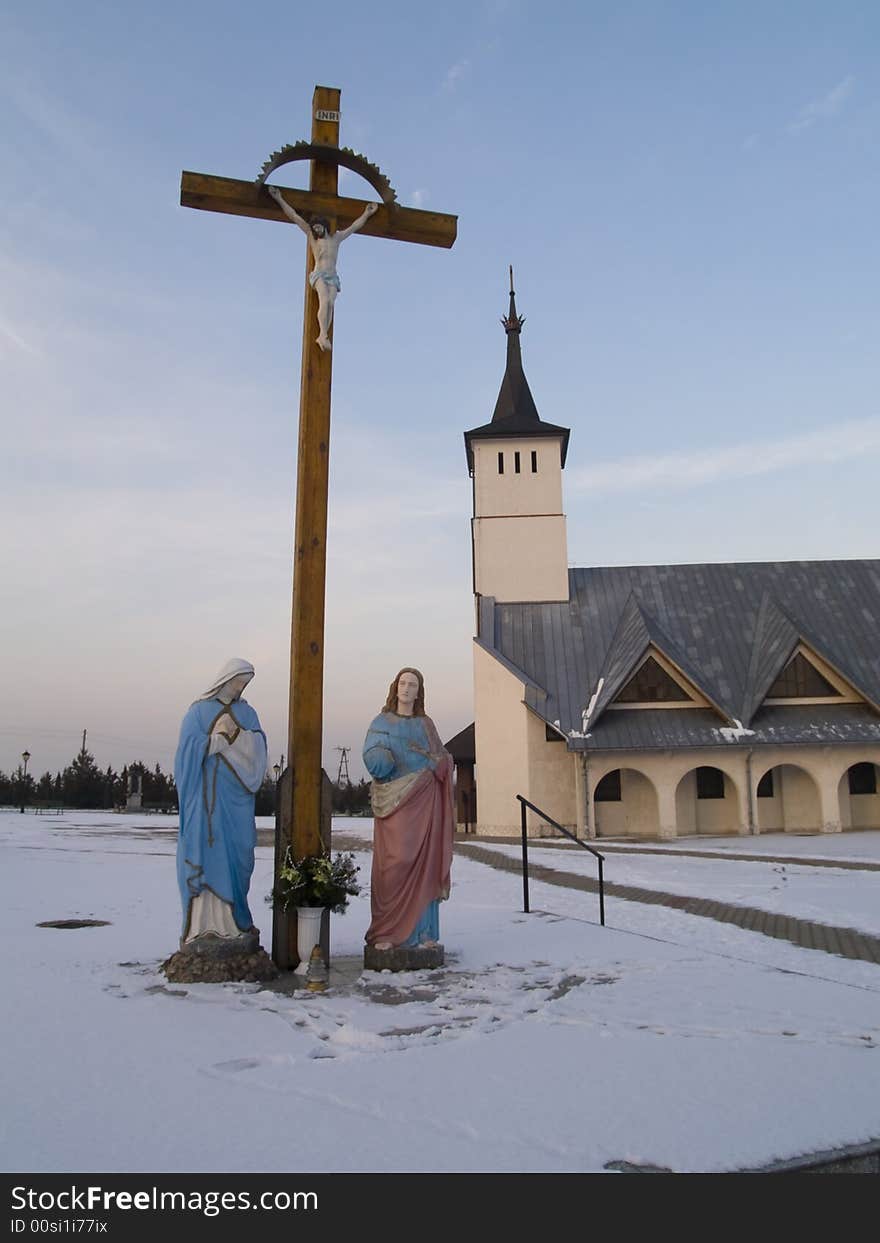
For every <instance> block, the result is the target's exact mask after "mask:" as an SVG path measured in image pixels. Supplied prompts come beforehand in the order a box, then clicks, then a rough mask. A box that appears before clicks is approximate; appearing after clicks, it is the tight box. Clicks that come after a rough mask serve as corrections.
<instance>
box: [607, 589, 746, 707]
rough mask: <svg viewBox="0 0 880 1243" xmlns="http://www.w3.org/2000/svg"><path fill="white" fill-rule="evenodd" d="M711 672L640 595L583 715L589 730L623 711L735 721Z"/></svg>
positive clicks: (620, 626) (627, 610)
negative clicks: (677, 712)
mask: <svg viewBox="0 0 880 1243" xmlns="http://www.w3.org/2000/svg"><path fill="white" fill-rule="evenodd" d="M720 701H721V697H720V695H719V694H718V692H716V691H715V689H714V688H713V687H712V686H711V685H710V683H709V681H708V679H707V678H706V676H705V674H704V673H702V672H700V671H698V670H697V669H695V668H694V667H693V665H692V662H691V661H690V660H689V659H688V658H687V656H686V655H685V653H684V652H683V651H681V650H680V649H679V648H678V647H677V646H676V645H675V644H674V643H673V642H672V640H671V639H670V638H669V637H668V635H666V634H665V633H664V631H663V630H662V628H661V627H660V625H659V623H658V622H657V620H656V618H654V617H653V616H652V615H651V614H650V613H649V612H648V611H647V609H645V607H644V606H643V605H642V604H641V602H640V601H639V600H638V599H637V598H636V596H635V594H631V595H630V596H629V598H628V599H627V601H626V604H625V605H624V607H623V611H622V612H621V614H620V617H619V618H618V621H617V626H616V628H615V631H614V636H613V638H612V640H611V643H610V644H609V647H608V651H607V652H606V655H605V661H604V663H603V666H602V672H601V674H600V676H599V679H598V681H597V684H596V686H595V688H594V690H593V693H592V696H591V698H590V701H589V703H588V704H587V705H586V707H585V709H584V713H583V725H584V732H586V731H587V730H588V729H591V728H592V727H593V726H594V725H595V724H596V722H597V721H598V720H599V718H600V716H601V715H602V714H603V713H604V712H606V711H611V710H614V709H623V708H636V709H640V708H709V709H711V710H712V711H713V712H714V713H715V714H716V715H717V716H719V717H720V718H721V719H722V720H723V721H725V722H730V720H731V718H730V717H729V716H728V714H727V713H726V712H725V711H724V709H723V707H721V702H720Z"/></svg>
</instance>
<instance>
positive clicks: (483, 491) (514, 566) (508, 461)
mask: <svg viewBox="0 0 880 1243" xmlns="http://www.w3.org/2000/svg"><path fill="white" fill-rule="evenodd" d="M501 322H502V324H503V325H504V331H505V333H506V334H507V361H506V365H505V369H504V376H503V378H502V380H501V388H500V390H499V392H498V400H497V401H496V403H495V411H494V413H493V415H492V419H491V422H489V423H484V424H483V425H482V426H481V427H475V428H473V429H472V430H471V431H469V432H465V434H464V443H465V452H466V454H467V462H468V470H469V472H470V475H471V478H472V479H473V505H474V513H473V523H472V533H473V567H474V593H475V594H476V595H477V596H494V598H495V599H496V600H497V601H498V602H499V603H500V604H501V603H526V602H537V601H552V600H556V601H559V600H567V599H568V550H567V541H566V533H565V515H564V514H563V512H562V470H563V467H564V466H565V457H566V453H567V451H568V437H569V429H568V428H567V427H558V426H557V425H556V424H554V423H545V422H544V421H543V419H541V417H540V416H539V414H538V410H537V407H536V405H535V400H534V398H533V397H532V392H531V389H530V388H529V384H528V381H527V379H526V376H525V372H524V370H523V363H522V350H521V344H520V335H521V333H522V326H523V324H524V322H525V317H524V316H521V315H518V314H517V310H516V295H515V293H514V289H513V269H512V268H511V271H510V309H509V312H508V314H507V315H506V316H505V317H504V318H503V319H502V321H501Z"/></svg>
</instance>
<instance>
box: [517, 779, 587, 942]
mask: <svg viewBox="0 0 880 1243" xmlns="http://www.w3.org/2000/svg"><path fill="white" fill-rule="evenodd" d="M516 797H517V799H518V800H519V804H520V808H519V810H520V821H521V824H522V857H523V911H524V912H525V913H526V914H527V915H528V913H529V848H528V835H527V833H526V808H527V807H528V808H530V810H531V811H533V812H534V813H535V815H536V816H540V817H541V819H542V820H546V821H547V823H548V824H550V825H552V826H553V828H554V829H558V830H559V832H560V833H564V834H565V836H566V837H570V838H571V840H572V841H573V842H576V843H577V845H578V846H583V848H584V850H589V852H590V854H591V855H595V856H596V858H597V859H598V860H599V923H600V924H601V925H602V927H603V928H604V927H605V880H604V876H603V873H602V865H603V864H604V862H605V856H604V855H602V854H600V853H599V851H598V850H596V849H594V847H592V846H588V845H587V843H586V842H585V841H583V840H582V839H581V838H579V837H575V835H574V833H570V832H569V831H568V829H564V828H563V827H562V825H561V824H559V823H558V822H557V821H556V820H554V819H553V817H552V816H548V815H547V813H546V811H541V808H540V807H536V806H535V804H534V803H530V802H529V800H528V799H527V798H523V796H522V795H521V794H517V796H516Z"/></svg>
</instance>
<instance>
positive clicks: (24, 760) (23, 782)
mask: <svg viewBox="0 0 880 1243" xmlns="http://www.w3.org/2000/svg"><path fill="white" fill-rule="evenodd" d="M30 758H31V753H30V751H22V753H21V759H22V763H23V764H24V776H23V777H22V779H21V807H20V809H19V810H20V811H21V814H22V815H24V796H25V792H26V791H27V766H28V760H29V759H30Z"/></svg>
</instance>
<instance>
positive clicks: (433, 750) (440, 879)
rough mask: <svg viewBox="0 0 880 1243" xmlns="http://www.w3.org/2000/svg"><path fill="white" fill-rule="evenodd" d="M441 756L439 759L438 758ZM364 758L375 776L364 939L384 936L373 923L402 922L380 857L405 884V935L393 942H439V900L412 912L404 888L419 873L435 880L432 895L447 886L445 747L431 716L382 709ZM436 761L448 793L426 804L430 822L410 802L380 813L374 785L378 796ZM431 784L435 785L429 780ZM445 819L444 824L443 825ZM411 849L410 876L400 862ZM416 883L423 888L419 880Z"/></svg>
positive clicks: (448, 764) (431, 767)
mask: <svg viewBox="0 0 880 1243" xmlns="http://www.w3.org/2000/svg"><path fill="white" fill-rule="evenodd" d="M432 756H434V757H435V758H432ZM441 756H442V757H443V758H442V759H438V758H436V757H441ZM363 758H364V765H365V767H366V769H367V771H368V772H369V774H370V776H371V777H372V778H373V811H374V816H375V819H374V822H373V824H374V830H373V831H374V848H373V869H372V876H371V891H372V898H371V902H372V906H373V922H372V923H371V925H370V929H369V930H368V933H367V939H368V942H369V943H370V944H372V943H373V942H374V941H378V940H384V939H386V933H385V932H384V931H381V932H379V933H377V932H376V929H377V927H379V928H380V929H384V928H386V927H388V926H399V923H400V922H401V921H400V920H399V918H398V912H397V909H396V906H397V901H396V899H397V897H398V895H397V894H395V893H393V892H391V891H389V892H387V893H386V892H385V889H386V888H387V885H386V884H385V883H383V868H382V861H383V860H385V861H386V862H388V861H390V859H391V858H392V857H393V858H394V859H395V871H394V876H395V878H396V879H397V880H402V881H403V884H404V892H403V899H402V900H403V902H404V905H406V906H407V912H406V915H405V916H404V917H403V921H402V922H404V923H405V924H406V925H407V927H408V929H409V931H408V935H406V936H405V937H404V938H403V939H401V940H400V941H396V940H395V943H396V944H400V945H405V946H417V945H420V944H422V942H424V941H439V940H440V901H439V898H438V897H433V896H432V897H431V898H430V900H429V901H428V902H426V903H425V904H424V905H423V906H421V907H419V908H417V909H415V910H412V909H410V908H409V907H408V903H407V898H406V889H407V888H408V886H409V885H410V884H413V886H414V887H415V881H414V878H416V877H418V876H419V875H420V874H421V873H422V872H423V871H425V872H426V873H427V875H428V876H429V877H430V881H429V882H428V883H431V882H433V886H434V892H435V893H436V892H437V889H438V888H444V887H445V886H446V885H448V871H449V862H451V854H452V820H451V806H450V808H449V809H448V811H449V815H448V816H445V817H444V816H443V815H442V811H441V809H442V808H443V806H444V804H445V802H448V801H449V797H447V796H448V795H449V791H451V761H450V757H449V756H448V755H447V754H446V752H445V751H444V750H443V747H442V744H441V742H440V739H439V736H438V735H437V730H436V728H435V726H434V722H433V721H432V720H431V718H430V717H428V716H411V717H408V716H399V715H398V714H397V713H395V712H382V713H380V714H379V716H377V717H375V718H374V719H373V721H372V722H371V723H370V728H369V729H368V730H367V736H366V738H365V740H364V750H363ZM438 763H439V764H440V768H439V769H438V772H437V775H438V777H439V778H440V779H442V780H443V781H445V782H446V783H447V784H446V785H445V786H444V790H445V791H446V793H445V794H443V795H439V794H438V796H437V799H436V805H435V801H433V800H432V801H429V803H428V804H426V807H425V809H424V812H423V814H427V816H428V820H426V821H424V822H423V821H422V819H420V818H419V816H418V815H416V816H415V817H413V815H412V814H411V813H410V812H409V810H408V805H407V806H404V805H401V807H400V809H399V810H397V812H396V815H395V814H390V815H385V814H384V812H383V813H382V814H381V815H380V814H379V813H378V812H377V810H376V804H377V788H378V796H379V797H381V790H382V788H383V787H387V788H389V789H390V787H391V785H392V783H398V784H399V783H401V782H404V783H405V782H406V779H408V778H409V779H412V778H417V777H419V775H420V774H423V773H425V772H426V771H428V770H431V771H433V770H434V769H435V768H437V767H438ZM431 784H432V785H433V782H432V783H431ZM412 788H413V789H414V788H415V787H414V786H413V787H412ZM390 810H391V809H389V811H390ZM434 815H436V817H437V819H436V821H435V819H434V818H433V816H434ZM447 820H448V823H446V821H447ZM391 824H393V825H394V829H392V830H389V829H388V828H386V827H385V826H390V825H391ZM447 830H448V836H449V842H448V851H447V850H446V849H445V848H444V840H443V835H444V833H446V832H447ZM397 833H401V834H402V835H403V837H404V838H405V839H408V840H409V843H410V845H409V847H408V848H406V847H404V849H403V851H402V850H401V846H402V845H403V843H402V841H401V840H400V839H397V840H395V835H396V834H397ZM409 850H414V851H415V854H414V857H413V858H412V859H411V860H410V863H411V865H412V867H411V870H410V875H409V876H408V877H405V876H404V874H405V873H406V871H407V868H406V866H404V865H402V859H403V857H404V856H405V855H406V854H407V853H408V851H409ZM447 853H448V855H449V858H448V859H447V858H446V855H447ZM441 873H444V875H441ZM418 887H419V888H420V887H421V884H420V883H419V886H418ZM392 889H393V884H392ZM380 890H381V891H382V892H381V895H380ZM378 908H381V911H380V910H379V909H378Z"/></svg>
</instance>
